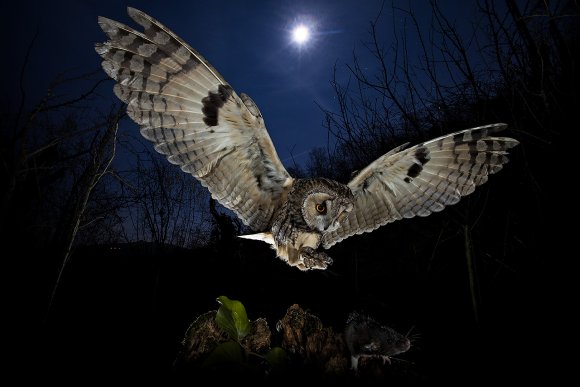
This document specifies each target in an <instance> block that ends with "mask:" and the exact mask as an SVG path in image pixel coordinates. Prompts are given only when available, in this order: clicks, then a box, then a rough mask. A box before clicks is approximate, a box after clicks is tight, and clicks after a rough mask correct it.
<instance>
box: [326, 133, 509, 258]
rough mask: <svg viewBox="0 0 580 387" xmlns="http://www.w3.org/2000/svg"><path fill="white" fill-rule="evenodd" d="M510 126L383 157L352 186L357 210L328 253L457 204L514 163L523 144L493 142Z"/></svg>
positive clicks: (333, 236) (330, 237) (330, 241)
mask: <svg viewBox="0 0 580 387" xmlns="http://www.w3.org/2000/svg"><path fill="white" fill-rule="evenodd" d="M506 126H507V125H505V124H493V125H487V126H481V127H477V128H472V129H467V130H463V131H460V132H456V133H452V134H448V135H446V136H442V137H439V138H436V139H434V140H431V141H427V142H425V143H423V144H419V145H415V146H414V147H411V148H408V149H405V150H401V147H399V148H396V149H393V150H392V151H390V152H389V153H387V154H385V155H383V156H381V157H379V158H378V159H377V160H375V161H373V162H372V163H371V164H369V165H368V166H367V167H366V168H364V169H363V170H362V171H361V172H360V173H358V175H356V176H355V177H354V178H353V179H352V180H351V181H350V182H349V183H348V186H349V187H350V189H351V190H352V192H353V194H354V197H355V204H354V208H353V210H352V211H351V212H350V214H349V215H348V217H347V218H346V219H345V220H343V221H342V223H341V226H340V227H339V228H338V229H337V230H336V231H333V232H330V233H328V234H325V235H324V237H323V239H322V245H323V247H324V248H329V247H331V246H332V245H334V244H335V243H338V242H340V241H341V240H343V239H345V238H348V237H349V236H351V235H354V234H362V233H364V232H370V231H373V230H375V229H376V228H378V227H380V226H383V225H385V224H387V223H390V222H394V221H395V220H399V219H402V218H412V217H414V216H427V215H430V214H431V213H432V212H438V211H441V210H442V209H443V208H445V206H449V205H452V204H455V203H457V202H458V201H459V199H460V198H461V197H462V196H465V195H469V194H470V193H472V192H473V191H474V190H475V187H477V186H478V185H481V184H483V183H485V182H486V181H487V178H488V175H490V174H493V173H496V172H497V171H499V170H500V169H502V167H503V164H505V163H507V162H508V158H507V156H506V155H507V152H506V150H507V149H509V148H512V147H514V146H516V145H517V144H518V142H517V141H516V140H514V139H513V138H507V137H491V136H490V134H492V133H495V132H498V131H500V130H503V129H505V128H506Z"/></svg>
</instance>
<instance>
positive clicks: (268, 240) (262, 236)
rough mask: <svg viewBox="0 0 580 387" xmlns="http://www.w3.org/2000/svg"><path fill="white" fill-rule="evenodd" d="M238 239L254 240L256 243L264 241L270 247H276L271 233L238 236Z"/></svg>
mask: <svg viewBox="0 0 580 387" xmlns="http://www.w3.org/2000/svg"><path fill="white" fill-rule="evenodd" d="M238 238H244V239H253V240H255V241H262V242H266V243H268V244H270V245H274V237H273V236H272V233H271V232H259V233H257V234H248V235H238Z"/></svg>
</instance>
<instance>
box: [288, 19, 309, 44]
mask: <svg viewBox="0 0 580 387" xmlns="http://www.w3.org/2000/svg"><path fill="white" fill-rule="evenodd" d="M309 39H310V29H309V28H308V27H306V26H305V25H304V24H300V25H297V26H296V27H294V29H293V30H292V40H294V42H295V43H298V44H304V43H306V42H307V41H308V40H309Z"/></svg>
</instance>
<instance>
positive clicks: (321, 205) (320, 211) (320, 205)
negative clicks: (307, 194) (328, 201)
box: [316, 203, 326, 214]
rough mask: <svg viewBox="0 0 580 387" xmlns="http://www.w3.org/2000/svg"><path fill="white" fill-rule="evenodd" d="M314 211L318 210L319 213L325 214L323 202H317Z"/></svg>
mask: <svg viewBox="0 0 580 387" xmlns="http://www.w3.org/2000/svg"><path fill="white" fill-rule="evenodd" d="M316 211H318V213H319V214H326V206H325V205H324V203H321V204H317V205H316Z"/></svg>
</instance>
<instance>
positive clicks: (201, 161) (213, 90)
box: [96, 8, 293, 230]
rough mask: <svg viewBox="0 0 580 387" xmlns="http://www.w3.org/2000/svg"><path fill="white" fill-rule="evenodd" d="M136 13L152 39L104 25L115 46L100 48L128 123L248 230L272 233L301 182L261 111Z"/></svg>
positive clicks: (104, 21)
mask: <svg viewBox="0 0 580 387" xmlns="http://www.w3.org/2000/svg"><path fill="white" fill-rule="evenodd" d="M128 13H129V16H131V18H132V19H133V20H134V21H136V22H137V23H139V24H140V25H141V26H143V28H144V32H143V33H141V32H139V31H136V30H134V29H132V28H130V27H128V26H126V25H124V24H121V23H119V22H116V21H114V20H110V19H107V18H104V17H99V24H100V26H101V28H102V29H103V31H104V32H105V33H106V34H107V35H108V37H109V39H110V40H109V41H107V42H105V43H103V44H97V45H96V51H97V53H99V55H101V57H103V59H104V61H103V63H102V65H103V69H104V70H105V71H106V72H107V74H108V75H109V76H111V77H112V78H113V79H115V80H116V81H117V84H116V85H115V87H114V91H115V94H116V95H117V96H118V97H119V98H120V99H121V100H122V101H124V102H125V103H127V105H128V106H127V113H128V115H129V116H130V117H131V118H132V119H133V120H134V121H135V122H137V123H138V124H139V125H140V126H141V134H142V135H143V136H144V137H145V138H147V139H148V140H150V141H152V142H153V143H154V144H155V149H156V150H157V151H158V152H160V153H162V154H164V155H166V156H167V159H168V160H169V161H170V162H171V163H173V164H177V165H179V166H181V169H182V170H183V171H184V172H189V173H191V174H192V175H193V176H195V177H196V178H197V179H198V180H199V181H200V182H201V184H203V185H204V186H206V187H207V188H208V189H209V190H210V192H211V193H212V196H213V197H214V198H215V199H216V200H218V201H219V202H220V203H221V204H223V205H224V206H225V207H227V208H229V209H231V210H233V211H234V212H235V213H236V214H237V215H238V216H239V217H240V218H241V219H242V221H243V222H244V223H245V224H247V225H249V226H250V227H252V228H253V229H255V230H264V229H267V228H268V227H269V226H270V224H271V222H272V216H273V212H274V210H275V209H276V208H278V205H279V204H280V202H281V201H282V200H283V199H284V197H285V196H286V195H287V193H288V190H289V189H290V187H291V185H292V181H293V180H292V178H291V177H290V175H289V174H288V172H287V171H286V169H284V166H283V165H282V163H281V162H280V159H279V158H278V155H277V154H276V150H275V149H274V146H273V144H272V140H271V139H270V136H269V135H268V132H267V131H266V127H265V125H264V120H263V119H262V115H261V114H260V111H259V110H258V108H257V106H256V105H255V104H254V102H253V101H252V100H251V99H250V98H249V97H248V96H247V95H245V94H241V96H238V95H237V94H236V93H235V92H234V91H233V89H232V88H231V86H230V85H228V83H227V82H226V81H225V80H224V79H223V77H222V76H221V75H220V74H219V73H218V72H217V71H216V70H215V69H214V68H213V67H212V66H211V65H210V64H209V63H208V62H207V61H206V60H205V59H204V58H203V57H202V56H201V55H200V54H199V53H197V52H196V51H195V50H194V49H192V48H191V47H190V46H189V45H188V44H187V43H185V42H184V41H183V40H181V39H180V38H179V37H178V36H177V35H175V34H174V33H173V32H171V31H170V30H169V29H168V28H166V27H165V26H163V25H162V24H161V23H159V22H158V21H157V20H155V19H153V18H152V17H150V16H149V15H147V14H145V13H143V12H141V11H139V10H137V9H134V8H128Z"/></svg>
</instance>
